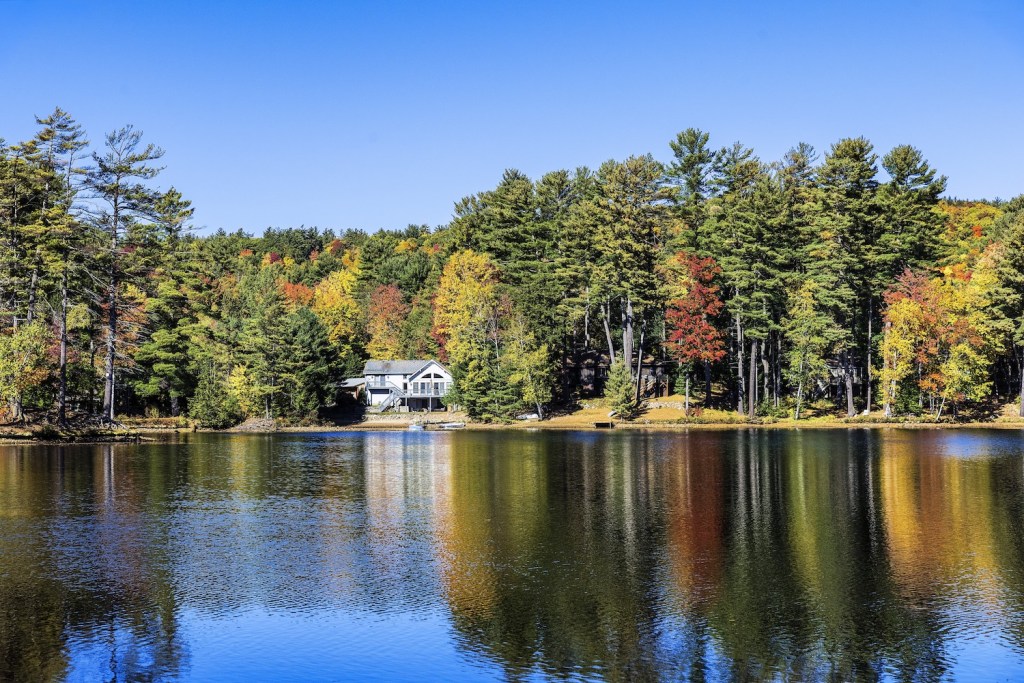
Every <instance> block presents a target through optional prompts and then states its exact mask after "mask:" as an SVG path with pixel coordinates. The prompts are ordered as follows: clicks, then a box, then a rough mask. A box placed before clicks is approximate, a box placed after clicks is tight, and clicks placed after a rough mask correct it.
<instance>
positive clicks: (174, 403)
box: [171, 394, 181, 417]
mask: <svg viewBox="0 0 1024 683" xmlns="http://www.w3.org/2000/svg"><path fill="white" fill-rule="evenodd" d="M180 414H181V406H180V404H179V402H178V397H177V396H175V395H173V394H172V395H171V417H178V415H180Z"/></svg>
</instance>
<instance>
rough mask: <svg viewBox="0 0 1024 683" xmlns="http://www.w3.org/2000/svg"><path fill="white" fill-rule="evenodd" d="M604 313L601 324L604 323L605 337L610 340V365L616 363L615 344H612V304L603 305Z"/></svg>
mask: <svg viewBox="0 0 1024 683" xmlns="http://www.w3.org/2000/svg"><path fill="white" fill-rule="evenodd" d="M601 309H602V311H601V312H602V313H603V314H604V315H602V316H601V322H602V323H604V335H605V337H606V338H607V339H608V363H609V365H610V364H612V363H614V362H615V344H614V343H613V342H612V322H611V317H612V310H611V309H612V307H611V304H609V303H608V302H605V303H603V304H601Z"/></svg>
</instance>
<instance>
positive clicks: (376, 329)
mask: <svg viewBox="0 0 1024 683" xmlns="http://www.w3.org/2000/svg"><path fill="white" fill-rule="evenodd" d="M409 313H410V308H409V306H408V304H406V303H405V297H404V296H403V295H402V290H400V289H399V288H398V287H397V286H396V285H378V286H377V288H376V289H374V290H373V292H372V293H371V294H370V302H369V305H368V306H367V311H366V332H367V334H368V335H369V337H370V340H369V342H368V343H367V344H366V353H367V354H369V356H370V358H381V359H396V358H400V357H402V351H403V345H402V325H403V323H404V322H405V320H406V319H407V318H408V317H409Z"/></svg>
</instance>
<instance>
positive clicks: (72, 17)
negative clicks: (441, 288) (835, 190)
mask: <svg viewBox="0 0 1024 683" xmlns="http://www.w3.org/2000/svg"><path fill="white" fill-rule="evenodd" d="M0 25H2V26H3V27H4V30H3V35H4V37H3V40H2V41H0V82H2V84H3V85H2V90H0V92H2V95H0V102H2V105H0V136H3V137H6V138H7V139H8V141H13V140H18V139H23V138H25V137H28V136H30V135H32V134H33V132H34V129H35V127H34V124H33V121H32V116H33V115H34V114H39V115H44V114H46V113H48V112H49V111H50V110H52V109H53V107H54V106H55V105H60V106H61V107H63V108H65V109H67V110H69V111H70V112H71V113H72V114H73V115H74V116H75V117H76V118H77V119H78V120H79V121H80V122H81V123H82V124H83V125H85V127H86V128H87V129H88V131H89V133H90V137H91V138H92V139H93V141H96V142H98V141H100V140H101V138H102V134H103V133H104V132H106V131H108V130H111V129H113V128H115V127H118V126H120V125H123V124H125V123H129V122H130V123H133V124H135V126H136V127H137V128H140V129H142V130H144V131H145V137H146V139H147V140H149V141H151V142H155V143H157V144H159V145H161V146H162V147H164V148H165V149H166V150H167V155H166V157H165V159H164V162H165V164H166V167H167V169H166V171H165V172H164V173H163V174H162V175H161V176H160V178H159V183H160V185H161V186H163V187H166V186H168V185H170V184H173V185H175V186H176V187H178V189H179V190H181V191H182V192H183V193H185V195H186V196H187V197H189V198H190V199H192V201H193V202H194V204H195V206H196V222H197V224H199V225H200V226H203V227H205V228H206V229H215V228H218V227H223V228H225V229H228V230H233V229H235V228H239V227H241V228H245V229H246V230H249V231H255V232H260V231H262V229H263V228H265V227H267V226H289V225H292V226H297V225H300V224H305V225H307V226H309V225H317V226H319V227H321V228H328V227H330V228H335V229H345V228H350V227H353V228H363V229H367V230H374V229H377V228H380V227H388V228H400V227H404V226H405V225H406V224H408V223H428V224H431V225H438V224H442V223H446V222H447V221H448V220H449V219H450V217H451V212H452V205H453V203H454V202H455V201H456V200H458V199H459V198H460V197H462V196H464V195H467V194H470V193H473V192H476V191H479V190H483V189H488V188H490V187H493V186H494V185H495V184H496V183H497V181H498V179H499V177H500V176H501V173H502V171H503V170H504V169H505V168H510V167H512V168H518V169H520V170H522V171H523V172H525V173H527V174H529V175H530V176H531V177H537V176H539V175H540V174H542V173H544V172H546V171H549V170H554V169H557V168H573V167H575V166H578V165H588V166H592V167H596V166H597V165H598V164H600V163H601V162H602V161H604V160H606V159H609V158H624V157H626V156H628V155H630V154H639V153H646V152H651V153H653V154H654V155H655V156H656V157H657V158H660V159H667V158H668V157H669V150H668V144H667V143H668V141H669V140H670V139H671V138H673V137H674V136H675V134H676V133H677V132H678V131H680V130H682V129H684V128H686V127H688V126H696V127H700V128H703V129H705V130H707V131H709V132H710V133H711V136H712V143H713V144H715V145H716V146H720V145H725V144H728V143H731V142H733V141H735V140H741V141H742V142H744V143H745V144H747V145H749V146H752V147H754V149H755V150H756V152H757V153H758V154H759V155H760V156H761V158H763V159H775V158H778V157H780V156H781V155H782V154H783V153H784V152H785V151H786V150H787V149H788V148H789V147H791V146H792V145H794V144H795V143H797V142H799V141H801V140H803V141H807V142H810V143H811V144H813V145H814V146H815V147H817V148H818V149H819V151H822V152H824V151H825V150H826V149H827V148H828V145H829V144H831V143H832V142H835V141H836V140H837V139H839V138H841V137H845V136H856V135H865V136H867V137H868V138H870V139H871V140H872V141H873V142H874V143H875V146H876V148H877V149H878V150H879V152H880V153H884V152H885V151H886V150H888V149H889V148H891V147H892V146H893V145H896V144H900V143H910V144H913V145H915V146H917V147H919V148H920V149H922V150H923V152H924V153H925V156H926V157H927V158H928V159H929V160H930V161H931V162H932V164H933V166H935V167H937V168H938V169H939V171H940V172H942V173H944V174H946V175H948V176H949V194H951V195H956V196H960V197H970V198H979V197H990V198H991V197H995V196H1001V197H1003V198H1008V197H1011V196H1014V195H1016V194H1020V193H1021V192H1024V2H1022V1H1021V0H1006V1H1003V2H986V1H984V0H979V2H959V3H954V2H943V1H941V0H930V1H927V2H897V1H896V0H891V1H886V2H819V1H807V2H706V3H694V2H683V1H678V2H666V3H650V4H640V3H628V4H627V3H621V4H618V3H601V2H588V3H569V2H536V3H533V2H530V3H526V2H523V3H520V2H515V3H513V2H508V3H490V2H466V3H456V2H449V3H429V2H426V3H424V2H415V3H414V2H408V3H406V2H389V3H385V2H360V3H355V2H324V3H312V2H289V3H284V2H281V3H268V2H255V1H253V0H250V1H248V2H228V1H227V0H221V1H217V2H194V3H185V2H168V3H156V2H122V3H104V2H68V3H59V2H39V1H35V0H33V1H28V0H0Z"/></svg>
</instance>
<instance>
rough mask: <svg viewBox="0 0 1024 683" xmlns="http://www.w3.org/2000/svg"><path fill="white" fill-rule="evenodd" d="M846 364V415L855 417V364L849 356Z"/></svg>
mask: <svg viewBox="0 0 1024 683" xmlns="http://www.w3.org/2000/svg"><path fill="white" fill-rule="evenodd" d="M843 365H844V372H843V374H844V375H845V379H846V417H853V416H854V415H856V414H857V413H856V411H855V410H854V407H853V364H852V363H851V362H850V360H849V356H847V359H846V362H845V363H844V364H843Z"/></svg>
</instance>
